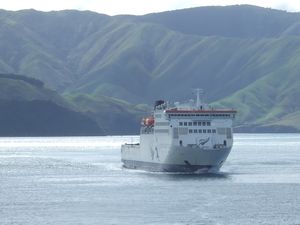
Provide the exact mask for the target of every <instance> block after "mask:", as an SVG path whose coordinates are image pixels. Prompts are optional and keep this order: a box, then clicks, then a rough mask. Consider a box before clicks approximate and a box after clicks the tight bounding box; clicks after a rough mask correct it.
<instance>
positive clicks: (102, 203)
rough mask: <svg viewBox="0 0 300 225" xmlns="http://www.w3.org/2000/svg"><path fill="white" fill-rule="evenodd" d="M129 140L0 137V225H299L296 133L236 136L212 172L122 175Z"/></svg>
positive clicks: (299, 158)
mask: <svg viewBox="0 0 300 225" xmlns="http://www.w3.org/2000/svg"><path fill="white" fill-rule="evenodd" d="M136 141H138V137H137V136H132V137H131V136H124V137H120V136H119V137H117V136H108V137H49V138H0V224H1V225H2V224H3V225H4V224H5V225H12V224H14V225H16V224H20V225H21V224H22V225H27V224H30V225H37V224H39V225H42V224H49V225H50V224H55V225H68V224H72V225H73V224H87V225H93V224H128V225H129V224H130V225H132V224H155V225H167V224H176V225H186V224H190V225H192V224H203V225H210V224H212V225H213V224H215V225H217V224H218V225H230V224H241V225H247V224H249V225H250V224H251V225H252V224H266V225H267V224H276V225H277V224H282V225H285V224H287V225H296V224H300V135H299V134H236V135H235V141H234V147H233V149H232V152H231V154H230V155H229V157H228V159H227V161H226V163H225V164H224V166H223V167H222V168H221V171H220V172H219V173H217V174H181V173H150V172H144V171H135V170H127V169H122V164H121V162H120V145H121V144H123V143H135V142H136Z"/></svg>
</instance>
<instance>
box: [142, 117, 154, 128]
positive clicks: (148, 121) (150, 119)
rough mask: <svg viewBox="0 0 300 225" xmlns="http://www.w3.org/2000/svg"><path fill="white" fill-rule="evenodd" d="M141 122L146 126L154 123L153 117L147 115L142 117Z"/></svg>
mask: <svg viewBox="0 0 300 225" xmlns="http://www.w3.org/2000/svg"><path fill="white" fill-rule="evenodd" d="M142 124H143V125H144V126H146V127H151V126H153V125H154V117H153V116H149V117H146V118H143V121H142Z"/></svg>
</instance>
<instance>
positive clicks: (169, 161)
mask: <svg viewBox="0 0 300 225" xmlns="http://www.w3.org/2000/svg"><path fill="white" fill-rule="evenodd" d="M129 148H131V147H130V145H127V146H125V145H123V146H122V162H123V163H124V165H123V166H124V167H125V168H129V169H142V170H148V171H155V172H195V171H202V172H216V171H218V170H219V169H220V168H221V166H222V165H223V163H224V161H225V160H226V158H227V157H228V155H229V153H230V149H229V148H226V149H225V148H224V149H219V150H208V149H205V150H204V149H201V148H199V147H196V148H192V147H170V148H169V149H165V150H161V151H160V150H158V151H155V152H154V156H153V158H152V156H150V157H149V155H147V154H143V152H144V153H145V152H151V151H145V150H141V149H140V148H139V147H137V146H136V147H134V148H131V149H130V150H129ZM163 151H166V153H164V152H163ZM150 154H151V153H150ZM151 155H152V154H151Z"/></svg>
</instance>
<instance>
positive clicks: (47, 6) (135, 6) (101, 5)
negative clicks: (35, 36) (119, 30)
mask: <svg viewBox="0 0 300 225" xmlns="http://www.w3.org/2000/svg"><path fill="white" fill-rule="evenodd" d="M236 4H251V5H258V6H262V7H268V8H274V9H283V10H287V11H291V12H299V11H300V1H299V0H285V1H284V0H252V1H250V0H248V1H247V0H48V1H45V0H0V8H2V9H7V10H19V9H29V8H34V9H37V10H42V11H50V10H62V9H78V10H91V11H96V12H99V13H104V14H108V15H116V14H135V15H141V14H146V13H151V12H160V11H167V10H174V9H182V8H190V7H197V6H206V5H236Z"/></svg>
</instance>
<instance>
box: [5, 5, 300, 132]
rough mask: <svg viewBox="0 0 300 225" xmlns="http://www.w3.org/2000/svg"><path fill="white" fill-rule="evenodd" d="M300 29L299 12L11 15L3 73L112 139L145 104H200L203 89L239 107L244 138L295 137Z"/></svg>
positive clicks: (244, 9)
mask: <svg viewBox="0 0 300 225" xmlns="http://www.w3.org/2000/svg"><path fill="white" fill-rule="evenodd" d="M299 24H300V14H299V13H288V12H285V11H279V10H272V9H265V8H260V7H255V6H249V5H244V6H227V7H200V8H192V9H184V10H176V11H170V12H163V13H154V14H148V15H144V16H113V17H111V16H106V15H101V14H97V13H93V12H89V11H82V12H81V11H70V10H66V11H58V12H47V13H45V12H38V11H34V10H22V11H17V12H10V11H4V10H2V11H0V72H3V73H18V74H28V75H29V76H30V77H33V78H37V79H39V80H41V81H43V82H44V83H45V86H46V88H51V89H54V90H55V91H57V92H59V93H60V94H61V95H63V96H64V99H63V98H61V99H62V100H61V102H63V103H61V104H67V106H66V107H71V109H72V110H76V111H80V112H82V113H85V115H88V116H89V118H91V119H92V120H94V121H97V123H98V126H100V127H101V128H103V129H104V131H106V133H112V134H123V133H137V132H138V125H139V124H138V120H139V119H140V117H142V116H143V115H144V114H145V111H147V110H148V109H149V106H148V107H146V106H145V105H142V107H141V105H140V104H148V105H151V104H152V102H153V101H154V100H156V99H162V98H164V99H167V100H169V101H171V102H172V101H181V100H184V99H187V98H192V97H193V96H192V91H191V90H192V89H193V88H196V87H202V88H204V89H205V90H206V97H207V99H206V100H207V101H208V102H213V103H214V104H216V105H219V106H226V107H234V108H237V110H238V111H239V113H238V117H237V121H236V126H237V127H238V130H240V131H267V132H272V131H284V132H295V131H299V130H300V127H299V126H298V125H297V124H300V123H299V122H300V113H299V112H300V107H299V106H300V105H299V103H298V102H297V97H298V96H299V94H300V93H298V92H299V91H298V90H299V86H300V79H299V76H300V75H299V73H298V71H299V69H300V68H299V66H298V65H300V57H299V55H300V54H299V52H300V26H299ZM11 85H12V84H11ZM27 86H28V85H27ZM2 87H3V90H5V88H4V87H6V85H4V86H2ZM22 88H27V89H28V88H29V87H26V85H23V86H22ZM30 88H32V87H30ZM9 90H14V89H13V87H10V88H9ZM20 90H21V88H20ZM32 91H34V90H32ZM48 91H49V90H48ZM1 92H3V91H2V88H1V89H0V96H1V95H4V92H3V93H1ZM26 92H27V91H26ZM6 93H8V92H6ZM28 93H29V92H28ZM26 96H27V95H26V94H24V98H25V97H26ZM35 96H39V98H42V99H43V98H44V97H43V94H42V93H40V92H38V93H35ZM46 96H47V97H45V98H46V99H47V98H49V96H48V95H47V94H46ZM26 98H29V99H30V96H29V97H26ZM56 98H58V97H56ZM57 101H58V100H57ZM62 106H64V105H62ZM133 124H135V125H133Z"/></svg>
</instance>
